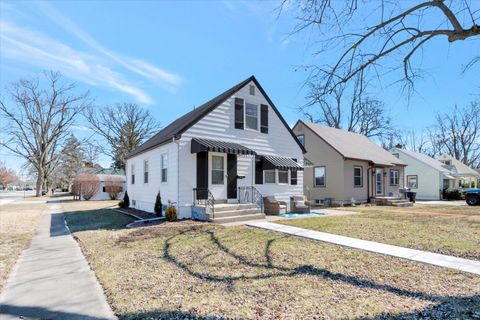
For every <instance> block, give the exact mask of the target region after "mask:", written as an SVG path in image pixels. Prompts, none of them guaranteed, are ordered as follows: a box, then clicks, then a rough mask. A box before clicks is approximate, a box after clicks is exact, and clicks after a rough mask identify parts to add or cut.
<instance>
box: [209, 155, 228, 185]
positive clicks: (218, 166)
mask: <svg viewBox="0 0 480 320" xmlns="http://www.w3.org/2000/svg"><path fill="white" fill-rule="evenodd" d="M224 159H225V158H224V157H223V156H212V184H224V181H225V164H224Z"/></svg>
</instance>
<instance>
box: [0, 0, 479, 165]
mask: <svg viewBox="0 0 480 320" xmlns="http://www.w3.org/2000/svg"><path fill="white" fill-rule="evenodd" d="M277 6H278V2H276V1H263V2H253V1H240V0H238V1H171V2H169V1H56V2H36V1H2V2H0V21H1V25H0V67H1V70H0V89H1V92H2V95H4V93H5V90H4V88H5V86H7V85H8V84H9V83H11V82H12V81H15V80H17V79H19V78H22V77H30V76H32V75H38V74H39V73H40V72H41V71H42V70H49V69H52V70H59V71H61V72H62V73H63V74H64V76H65V77H66V78H67V79H69V80H73V81H76V82H77V83H78V90H80V91H85V90H89V91H90V93H91V95H92V97H94V98H95V103H96V104H98V105H104V104H113V103H115V102H123V101H128V102H136V103H139V104H140V105H142V106H144V107H145V108H148V109H149V110H151V112H152V113H153V115H154V116H155V118H156V119H157V120H158V121H159V122H160V123H161V124H162V125H167V124H168V123H169V122H170V121H172V120H174V119H175V118H177V117H178V116H180V115H182V114H184V113H185V112H188V111H189V110H191V109H192V108H193V107H194V106H198V105H200V104H202V103H203V102H205V101H207V100H209V99H210V98H212V97H213V96H215V95H217V94H219V93H220V92H222V91H223V90H225V89H228V88H229V87H230V86H232V85H234V84H236V83H238V82H240V81H242V80H243V79H245V78H246V77H248V76H250V75H252V74H254V75H255V76H256V77H257V79H258V80H259V81H260V83H261V84H262V86H263V87H264V88H265V90H266V91H267V93H268V94H269V96H270V98H271V99H272V100H273V101H274V103H275V104H276V106H277V107H278V108H279V109H280V111H281V112H282V114H283V115H284V117H285V118H286V120H287V122H288V123H290V124H293V123H295V121H296V120H297V119H298V117H299V115H298V113H297V111H296V110H295V109H296V107H298V106H300V105H302V104H304V103H305V100H304V96H305V92H304V90H302V82H303V80H304V79H305V73H304V72H303V71H302V68H299V66H300V65H305V64H310V63H312V62H315V61H318V59H323V57H313V56H312V50H311V49H312V47H311V41H312V39H311V38H310V37H308V36H309V34H308V33H304V34H295V35H293V36H288V35H289V33H290V32H291V30H292V28H293V21H292V19H291V16H290V15H289V13H288V12H287V13H286V14H284V15H281V16H280V17H278V16H277V12H276V11H275V8H276V7H277ZM331 54H332V58H334V56H335V52H332V53H331ZM472 54H480V49H479V42H478V41H476V42H475V41H465V42H464V43H458V44H454V45H448V44H447V43H446V41H437V42H435V43H432V44H430V45H429V47H428V48H426V50H425V51H424V53H423V57H422V56H420V57H418V60H417V61H419V62H420V61H421V63H422V67H423V68H424V69H425V70H427V71H428V75H427V76H426V77H425V78H424V79H423V80H422V81H420V82H419V83H417V91H418V93H417V94H415V95H413V96H412V97H411V99H410V101H407V99H406V97H405V96H404V95H402V94H401V92H400V88H399V87H398V86H390V83H391V82H393V80H394V78H393V77H392V76H391V75H385V81H383V82H382V85H383V87H377V88H375V89H374V90H373V91H372V93H371V94H373V95H374V96H375V97H377V98H378V99H380V100H382V101H384V102H385V105H386V107H387V109H388V110H389V112H390V115H391V116H392V117H393V119H394V122H395V123H396V124H397V125H398V126H399V127H401V128H405V129H415V130H417V131H421V130H422V129H423V128H424V127H425V126H428V125H431V124H432V123H433V118H434V114H435V112H438V111H448V109H449V108H451V107H452V106H453V105H454V104H455V103H457V104H459V105H464V104H466V103H467V102H468V101H471V100H473V99H474V98H475V96H474V95H475V94H478V93H479V91H480V89H479V84H478V79H479V77H478V72H477V73H475V72H472V71H470V72H468V73H467V74H461V66H462V64H465V63H466V62H468V58H469V57H471V55H472ZM329 58H331V57H329ZM422 58H423V59H422ZM477 71H478V68H477ZM83 125H84V124H83V123H81V121H80V123H79V125H78V126H77V127H76V129H75V134H77V135H80V136H82V135H87V134H88V131H86V130H85V128H84V126H83ZM101 160H102V162H103V164H104V165H106V164H108V159H105V158H102V159H101ZM0 161H6V162H7V164H8V165H11V166H13V167H16V168H18V163H19V162H18V160H16V159H15V157H13V156H12V155H11V154H9V153H8V152H7V151H6V150H3V149H0Z"/></svg>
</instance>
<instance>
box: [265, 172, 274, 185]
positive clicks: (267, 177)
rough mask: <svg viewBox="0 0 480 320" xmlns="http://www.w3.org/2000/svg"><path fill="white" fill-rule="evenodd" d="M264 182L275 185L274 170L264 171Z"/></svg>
mask: <svg viewBox="0 0 480 320" xmlns="http://www.w3.org/2000/svg"><path fill="white" fill-rule="evenodd" d="M264 180H265V183H275V182H276V180H275V170H265V171H264Z"/></svg>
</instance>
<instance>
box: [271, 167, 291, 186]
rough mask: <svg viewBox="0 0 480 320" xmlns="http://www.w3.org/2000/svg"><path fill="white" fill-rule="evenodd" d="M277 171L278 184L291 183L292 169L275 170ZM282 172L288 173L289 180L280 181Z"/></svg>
mask: <svg viewBox="0 0 480 320" xmlns="http://www.w3.org/2000/svg"><path fill="white" fill-rule="evenodd" d="M275 171H276V172H277V184H280V185H289V184H290V170H275ZM280 172H286V173H287V182H280Z"/></svg>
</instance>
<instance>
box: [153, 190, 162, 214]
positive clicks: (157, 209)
mask: <svg viewBox="0 0 480 320" xmlns="http://www.w3.org/2000/svg"><path fill="white" fill-rule="evenodd" d="M153 211H155V214H156V215H157V217H161V216H162V197H161V196H160V191H159V192H158V193H157V198H156V199H155V207H154V208H153Z"/></svg>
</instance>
